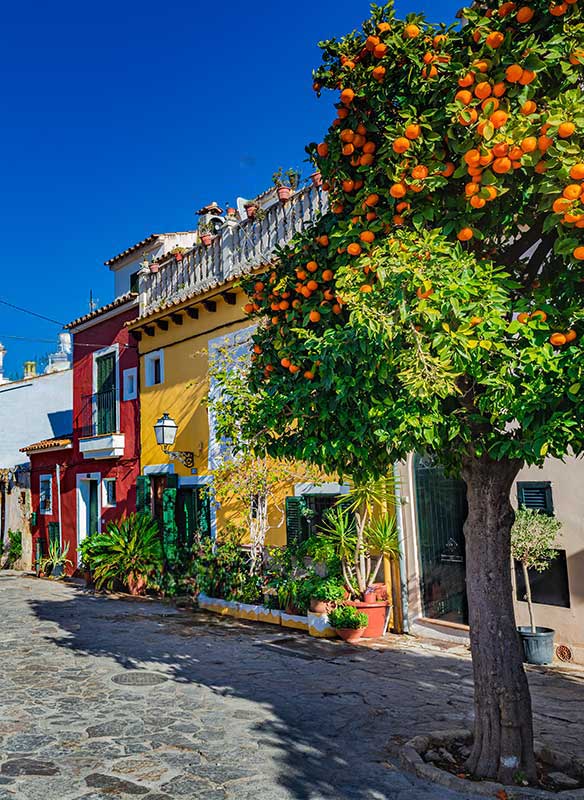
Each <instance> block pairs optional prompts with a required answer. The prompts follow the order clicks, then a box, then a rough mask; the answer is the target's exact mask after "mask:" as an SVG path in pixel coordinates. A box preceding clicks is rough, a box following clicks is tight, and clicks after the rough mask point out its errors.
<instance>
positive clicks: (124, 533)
mask: <svg viewBox="0 0 584 800" xmlns="http://www.w3.org/2000/svg"><path fill="white" fill-rule="evenodd" d="M81 557H82V559H83V564H84V565H85V567H86V568H87V569H90V570H91V571H92V572H93V577H94V580H95V585H96V586H97V588H98V589H101V588H102V587H103V586H105V587H106V588H107V589H110V590H111V589H113V588H114V587H115V586H116V584H122V585H123V586H128V585H129V584H130V583H133V582H135V581H138V580H144V581H145V582H146V585H149V584H150V582H151V581H152V578H153V576H154V574H155V573H156V572H157V571H160V570H161V569H162V565H163V563H164V556H163V551H162V543H161V541H160V534H159V531H158V523H157V521H156V520H154V519H152V517H150V515H149V514H130V515H129V516H128V517H126V518H125V519H124V518H122V519H121V520H118V521H116V522H110V523H109V524H108V526H107V530H106V533H94V534H93V535H92V536H88V537H87V538H86V539H84V541H83V542H82V544H81Z"/></svg>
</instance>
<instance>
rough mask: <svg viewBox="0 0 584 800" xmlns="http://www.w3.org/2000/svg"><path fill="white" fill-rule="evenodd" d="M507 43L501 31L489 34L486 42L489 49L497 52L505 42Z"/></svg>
mask: <svg viewBox="0 0 584 800" xmlns="http://www.w3.org/2000/svg"><path fill="white" fill-rule="evenodd" d="M504 41H505V36H504V35H503V34H502V33H501V31H493V32H492V33H489V34H488V36H487V38H486V39H485V42H486V43H487V46H488V47H492V48H493V50H496V49H497V48H498V47H501V45H502V44H503V42H504Z"/></svg>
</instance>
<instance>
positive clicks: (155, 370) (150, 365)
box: [144, 350, 164, 386]
mask: <svg viewBox="0 0 584 800" xmlns="http://www.w3.org/2000/svg"><path fill="white" fill-rule="evenodd" d="M144 370H145V373H146V374H145V378H146V386H157V385H158V384H159V383H164V351H163V350H155V351H154V352H153V353H147V354H146V355H145V356H144Z"/></svg>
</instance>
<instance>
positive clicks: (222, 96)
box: [0, 0, 461, 375]
mask: <svg viewBox="0 0 584 800" xmlns="http://www.w3.org/2000/svg"><path fill="white" fill-rule="evenodd" d="M460 6H461V3H460V2H452V0H438V1H437V2H433V3H432V2H430V0H401V1H400V2H398V3H397V11H398V14H399V15H400V16H404V15H405V14H407V13H409V12H411V11H416V12H418V11H422V12H425V13H426V14H427V16H428V17H429V19H431V20H433V21H441V20H444V21H452V20H453V18H454V14H455V12H456V10H457V9H458V8H459V7H460ZM367 14H368V4H367V3H366V2H360V0H350V2H349V0H316V1H315V0H295V2H294V3H280V2H276V0H268V2H255V3H249V4H246V3H243V2H239V3H235V2H232V1H231V2H227V3H225V2H224V3H222V4H218V3H215V4H213V3H205V4H203V3H202V2H200V0H199V2H196V3H192V2H191V3H184V4H183V3H180V2H177V0H166V2H164V3H160V2H157V3H154V2H153V0H141V2H137V0H121V1H120V0H118V2H115V3H114V2H112V0H103V2H101V3H99V4H97V5H96V4H93V5H91V4H90V5H86V4H81V3H78V2H75V3H73V2H72V0H61V2H59V3H45V2H42V3H41V2H38V0H33V2H31V3H26V4H17V3H10V4H8V5H7V6H6V7H5V8H4V11H3V18H2V30H1V31H0V70H1V73H0V74H1V75H2V81H1V82H0V104H1V105H0V108H1V109H2V123H1V125H0V234H1V241H2V251H1V252H2V257H1V275H2V278H1V281H0V299H2V300H6V301H9V302H11V303H14V304H17V305H20V306H26V307H27V308H30V309H32V310H34V311H37V312H39V313H41V314H44V315H46V316H48V317H51V318H53V319H55V320H59V321H63V322H68V321H70V320H71V319H73V318H75V317H76V316H78V315H79V314H82V313H85V312H86V311H87V309H88V300H89V292H90V290H92V291H93V294H94V297H96V298H97V299H98V300H99V302H100V303H106V302H108V301H109V300H111V299H112V283H113V282H112V279H111V274H110V273H109V271H108V269H107V268H106V267H104V266H103V262H104V261H105V260H107V259H108V258H110V257H111V256H113V255H115V254H116V253H118V252H120V251H121V250H123V249H125V248H126V247H128V246H129V245H131V244H133V243H135V242H137V241H139V240H140V239H142V238H144V237H145V236H147V235H149V234H150V233H154V232H161V231H172V230H190V229H192V228H194V227H196V222H195V217H194V211H195V210H196V209H197V208H200V207H201V206H202V205H204V204H205V203H207V202H208V201H210V200H217V201H218V202H219V203H220V204H223V203H225V202H226V201H227V200H229V202H232V201H233V199H234V198H235V197H236V196H237V195H242V196H245V197H249V196H253V195H254V194H257V193H258V192H260V191H262V190H263V189H264V188H267V186H269V185H270V182H271V176H272V173H273V172H274V170H275V169H276V168H277V167H278V166H280V165H282V166H284V167H288V166H296V167H303V168H304V172H305V174H307V165H306V164H303V161H304V158H305V154H304V145H305V144H306V143H307V142H309V141H313V140H317V139H319V138H320V136H321V134H322V132H323V131H324V130H325V128H326V127H327V125H328V123H329V121H330V119H331V116H332V115H331V103H332V98H331V97H326V96H323V97H322V98H321V99H320V100H317V99H316V98H315V96H314V94H313V92H312V89H311V84H312V80H311V70H312V68H313V67H315V66H317V65H318V63H319V62H320V53H319V50H318V48H317V42H318V41H319V40H321V39H324V38H329V37H330V36H340V35H342V34H343V33H346V32H347V31H349V30H351V29H353V28H354V27H356V26H358V25H359V24H360V23H361V21H362V20H363V19H364V18H365V17H366V16H367ZM58 330H59V328H58V326H57V325H54V324H51V323H49V322H44V321H42V320H39V319H35V318H33V317H29V316H25V315H23V314H21V313H19V312H17V311H15V310H12V309H9V308H7V307H6V306H3V305H0V341H2V342H3V343H4V345H5V346H6V348H7V350H8V351H9V352H8V355H7V358H6V369H7V372H9V373H11V374H13V375H16V374H18V373H19V372H20V370H21V364H22V362H23V361H24V360H25V359H27V358H32V357H35V356H40V355H42V354H44V353H46V352H49V351H51V350H52V349H53V348H52V346H51V344H49V343H44V342H42V341H28V339H30V340H43V339H45V340H46V339H48V340H52V339H53V338H55V337H56V335H57V333H58ZM10 336H14V337H23V339H11V338H9V337H10Z"/></svg>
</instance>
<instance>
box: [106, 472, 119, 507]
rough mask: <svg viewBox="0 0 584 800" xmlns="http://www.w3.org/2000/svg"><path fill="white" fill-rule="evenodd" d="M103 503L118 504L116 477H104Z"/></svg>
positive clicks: (108, 504) (107, 504)
mask: <svg viewBox="0 0 584 800" xmlns="http://www.w3.org/2000/svg"><path fill="white" fill-rule="evenodd" d="M103 504H104V506H110V507H111V506H115V505H116V479H115V478H104V481H103Z"/></svg>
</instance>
